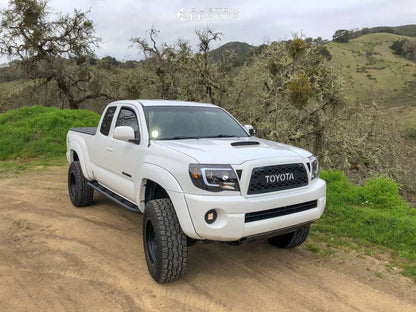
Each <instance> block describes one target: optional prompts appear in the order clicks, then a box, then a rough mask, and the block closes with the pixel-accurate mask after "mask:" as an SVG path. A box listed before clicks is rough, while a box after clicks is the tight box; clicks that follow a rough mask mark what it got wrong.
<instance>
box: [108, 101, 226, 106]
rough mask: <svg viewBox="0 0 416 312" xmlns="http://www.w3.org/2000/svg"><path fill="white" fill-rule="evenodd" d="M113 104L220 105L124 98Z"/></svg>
mask: <svg viewBox="0 0 416 312" xmlns="http://www.w3.org/2000/svg"><path fill="white" fill-rule="evenodd" d="M111 104H132V105H136V106H140V105H141V106H193V107H195V106H199V107H218V106H216V105H214V104H208V103H198V102H185V101H169V100H123V101H117V102H113V103H111Z"/></svg>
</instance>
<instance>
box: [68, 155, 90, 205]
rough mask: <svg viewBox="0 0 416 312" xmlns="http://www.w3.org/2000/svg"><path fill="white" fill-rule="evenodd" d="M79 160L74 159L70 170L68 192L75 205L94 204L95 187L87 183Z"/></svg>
mask: <svg viewBox="0 0 416 312" xmlns="http://www.w3.org/2000/svg"><path fill="white" fill-rule="evenodd" d="M87 182H88V180H87V179H85V177H84V174H83V173H82V169H81V165H80V163H79V161H73V162H72V163H71V165H70V166H69V170H68V193H69V198H70V199H71V202H72V204H73V205H74V206H75V207H84V206H88V205H91V204H92V201H93V197H94V189H93V188H92V187H91V186H89V185H88V184H87Z"/></svg>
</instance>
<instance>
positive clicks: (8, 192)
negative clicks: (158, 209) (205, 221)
mask: <svg viewBox="0 0 416 312" xmlns="http://www.w3.org/2000/svg"><path fill="white" fill-rule="evenodd" d="M66 170H67V169H66V168H63V167H57V168H50V169H48V170H46V171H41V172H32V173H25V174H22V175H18V176H9V177H2V178H1V179H0V311H416V296H415V294H416V286H415V284H414V283H413V282H411V281H410V280H408V279H406V278H404V277H402V276H401V275H399V274H398V273H390V272H388V271H386V269H385V265H384V264H383V263H382V262H381V261H379V260H376V259H374V258H371V257H367V258H365V259H362V258H360V257H357V255H354V254H345V253H342V252H339V253H337V255H335V256H331V257H330V259H327V260H325V259H322V258H319V257H317V256H315V255H314V254H312V253H311V252H308V251H306V250H304V249H302V248H296V249H294V250H290V251H288V250H279V249H276V248H274V247H272V246H270V245H268V244H267V243H266V242H262V241H259V242H254V243H250V244H246V245H243V246H239V247H233V246H228V245H223V244H216V243H212V244H197V245H196V246H194V247H192V248H191V249H190V265H189V270H188V272H187V275H186V276H185V278H184V279H183V280H180V281H178V282H175V283H171V284H168V285H165V286H161V285H158V284H156V283H155V282H153V280H152V279H151V277H150V276H149V274H148V273H147V268H146V263H145V260H144V256H143V245H142V237H141V221H142V216H141V215H140V214H135V213H132V212H129V211H126V210H124V209H123V208H121V207H118V206H116V205H115V204H113V203H112V202H111V201H109V200H107V199H105V198H104V197H102V196H100V195H97V194H96V195H95V204H94V205H92V206H90V207H88V208H82V209H77V208H74V207H73V206H72V205H71V203H70V201H69V198H68V195H67V190H66ZM378 271H381V272H383V277H382V278H378V277H376V274H375V273H376V272H378Z"/></svg>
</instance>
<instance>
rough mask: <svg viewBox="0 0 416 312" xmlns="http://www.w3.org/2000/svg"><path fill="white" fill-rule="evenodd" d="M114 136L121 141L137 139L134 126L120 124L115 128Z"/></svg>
mask: <svg viewBox="0 0 416 312" xmlns="http://www.w3.org/2000/svg"><path fill="white" fill-rule="evenodd" d="M113 138H114V139H116V140H121V141H126V142H128V141H130V140H134V139H135V135H134V130H133V128H132V127H127V126H119V127H116V128H115V129H114V135H113Z"/></svg>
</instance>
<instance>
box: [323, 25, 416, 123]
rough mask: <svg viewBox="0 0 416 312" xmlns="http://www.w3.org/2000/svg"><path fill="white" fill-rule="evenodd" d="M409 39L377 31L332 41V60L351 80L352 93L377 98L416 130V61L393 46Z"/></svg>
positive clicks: (349, 86)
mask: <svg viewBox="0 0 416 312" xmlns="http://www.w3.org/2000/svg"><path fill="white" fill-rule="evenodd" d="M402 38H406V37H403V36H399V35H394V34H390V33H374V34H368V35H364V36H361V37H359V38H356V39H353V40H350V41H349V42H346V43H342V42H330V43H329V44H328V49H329V51H330V52H331V54H332V55H333V58H332V60H331V62H332V63H333V64H334V66H336V67H337V68H339V69H340V70H341V71H342V72H343V73H344V76H345V78H346V79H347V82H348V88H349V95H350V96H351V97H352V98H353V99H357V100H360V101H369V100H372V99H373V100H375V101H377V102H379V103H383V104H385V105H386V106H387V107H388V108H392V109H391V111H392V113H393V114H398V115H399V116H402V117H403V127H404V128H405V129H407V130H409V131H416V63H414V62H412V61H409V60H408V59H406V58H404V57H402V56H398V55H395V54H393V50H391V49H390V48H389V47H390V46H391V44H392V43H393V42H394V41H396V40H399V39H402Z"/></svg>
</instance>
